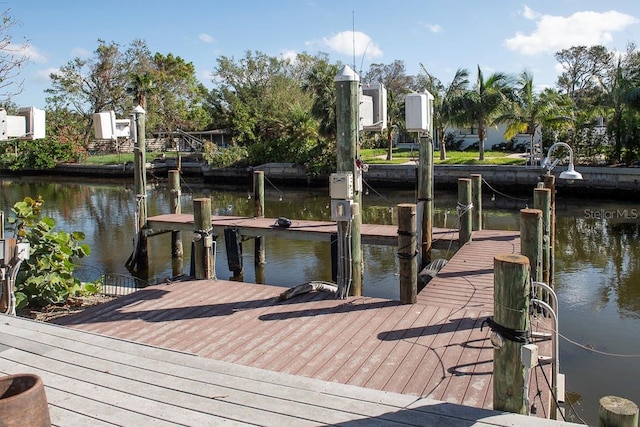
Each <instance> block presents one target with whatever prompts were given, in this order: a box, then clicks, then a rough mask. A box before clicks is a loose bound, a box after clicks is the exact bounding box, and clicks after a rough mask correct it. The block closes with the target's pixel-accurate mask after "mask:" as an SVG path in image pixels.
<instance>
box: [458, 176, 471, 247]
mask: <svg viewBox="0 0 640 427" xmlns="http://www.w3.org/2000/svg"><path fill="white" fill-rule="evenodd" d="M472 209H473V203H472V200H471V180H470V179H469V178H459V179H458V218H459V223H460V226H459V229H458V239H459V242H460V246H462V245H464V244H465V243H469V242H470V241H471V232H472V218H471V210H472Z"/></svg>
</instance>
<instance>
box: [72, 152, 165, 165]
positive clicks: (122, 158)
mask: <svg viewBox="0 0 640 427" xmlns="http://www.w3.org/2000/svg"><path fill="white" fill-rule="evenodd" d="M163 154H164V156H166V157H177V154H176V153H175V152H166V153H146V155H145V160H146V161H147V162H152V161H153V160H155V159H156V158H158V157H162V156H163ZM127 162H133V153H121V154H101V155H94V156H86V157H84V158H83V159H82V162H81V163H86V164H89V165H121V164H123V163H127Z"/></svg>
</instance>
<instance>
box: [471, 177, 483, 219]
mask: <svg viewBox="0 0 640 427" xmlns="http://www.w3.org/2000/svg"><path fill="white" fill-rule="evenodd" d="M470 178H471V201H472V203H473V211H472V212H471V227H472V229H473V231H480V230H482V175H480V174H475V173H474V174H471V175H470Z"/></svg>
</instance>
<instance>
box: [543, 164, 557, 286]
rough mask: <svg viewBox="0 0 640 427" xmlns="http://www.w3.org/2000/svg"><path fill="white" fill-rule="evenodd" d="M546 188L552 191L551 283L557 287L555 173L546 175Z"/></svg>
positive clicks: (550, 220)
mask: <svg viewBox="0 0 640 427" xmlns="http://www.w3.org/2000/svg"><path fill="white" fill-rule="evenodd" d="M543 179H544V188H548V189H549V190H550V191H551V207H550V208H549V211H550V216H549V283H548V285H549V286H551V287H552V288H553V287H555V283H554V282H555V246H556V177H555V176H554V175H551V174H550V173H549V174H546V175H544V178H543Z"/></svg>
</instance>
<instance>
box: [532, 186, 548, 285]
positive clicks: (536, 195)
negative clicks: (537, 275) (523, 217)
mask: <svg viewBox="0 0 640 427" xmlns="http://www.w3.org/2000/svg"><path fill="white" fill-rule="evenodd" d="M533 207H534V209H540V211H541V212H542V280H541V281H542V282H544V283H546V284H549V273H550V271H549V270H550V265H549V263H550V260H549V248H550V245H551V244H550V243H551V242H550V238H551V190H550V189H549V188H536V189H534V190H533Z"/></svg>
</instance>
